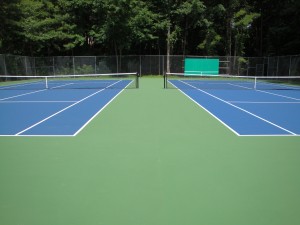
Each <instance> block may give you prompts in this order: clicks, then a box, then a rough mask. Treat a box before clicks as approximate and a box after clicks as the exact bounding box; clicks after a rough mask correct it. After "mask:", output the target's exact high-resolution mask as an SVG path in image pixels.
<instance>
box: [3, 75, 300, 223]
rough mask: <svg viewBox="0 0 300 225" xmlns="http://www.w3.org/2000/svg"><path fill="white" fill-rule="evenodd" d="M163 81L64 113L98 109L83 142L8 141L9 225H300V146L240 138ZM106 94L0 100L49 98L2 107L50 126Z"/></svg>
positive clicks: (56, 93)
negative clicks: (49, 122)
mask: <svg viewBox="0 0 300 225" xmlns="http://www.w3.org/2000/svg"><path fill="white" fill-rule="evenodd" d="M162 81H163V78H162V77H159V78H153V77H150V78H147V77H142V78H141V79H140V87H139V88H138V89H137V88H127V89H124V90H123V89H117V88H116V89H113V88H106V89H105V90H103V91H102V92H103V93H102V92H100V93H97V94H95V95H94V96H92V97H90V98H88V99H86V100H84V101H82V102H80V103H78V104H77V105H78V108H77V110H78V111H79V112H78V113H75V112H74V111H72V108H73V107H71V108H69V109H67V110H65V111H64V112H66V111H68V110H71V111H72V113H70V114H68V116H73V115H76V117H85V116H84V114H85V111H89V110H87V108H90V107H92V108H93V107H94V105H97V107H98V108H97V109H93V110H91V112H89V113H90V115H91V114H93V115H95V113H96V114H97V112H99V110H100V111H101V112H100V113H99V114H97V116H95V117H93V119H92V120H91V121H90V122H89V123H88V124H87V125H86V126H85V127H84V129H82V130H81V131H80V132H79V133H78V134H77V135H76V136H72V137H66V136H56V135H53V136H50V137H49V136H43V135H42V136H36V133H35V135H32V136H30V137H29V136H25V133H26V132H25V133H24V134H23V135H18V136H15V134H16V132H20V131H19V130H22V128H21V129H19V128H18V129H17V131H16V132H12V134H13V135H9V136H1V137H0V146H1V151H0V161H1V163H0V177H1V186H0V199H1V201H0V202H1V203H0V207H1V210H0V215H1V216H0V222H1V224H5V225H17V224H23V225H53V224H56V225H66V224H72V225H81V224H91V225H96V224H97V225H98V224H105V225H106V224H108V225H119V224H122V225H141V224H144V225H153V224H155V225H164V224H172V225H182V224H190V225H198V224H208V225H219V224H224V225H241V224H242V225H253V224H256V225H282V224H292V225H296V224H299V222H300V217H299V213H298V212H299V209H300V204H299V202H300V195H299V190H300V179H299V173H298V172H299V169H300V166H299V158H300V151H299V146H300V139H299V136H296V135H278V136H277V135H276V136H270V135H267V136H256V135H254V136H238V135H236V134H235V133H234V132H232V130H230V129H228V127H226V126H224V124H223V123H221V122H220V121H219V120H217V119H216V118H215V117H214V116H212V115H211V114H210V113H208V112H207V110H206V109H204V108H203V107H199V105H198V104H195V102H193V101H191V100H190V99H189V98H187V96H185V95H184V94H182V92H181V91H186V92H187V94H190V91H191V90H190V89H194V88H184V89H182V90H181V91H179V90H178V89H175V88H172V89H171V88H170V89H164V88H163V86H162ZM113 82H115V81H113ZM125 85H126V84H124V86H125ZM99 90H101V89H99ZM99 90H96V89H86V90H84V89H71V88H70V89H61V90H55V89H54V90H53V89H48V90H46V91H40V90H26V89H22V90H19V89H18V90H9V91H8V90H1V91H0V93H1V95H2V96H1V98H9V97H12V96H15V95H22V94H26V93H29V92H34V91H40V92H37V93H34V94H28V95H23V96H19V97H18V98H19V99H18V98H16V99H14V98H12V99H6V100H5V101H8V102H7V103H1V105H0V106H1V107H3V106H4V107H16V106H18V107H20V108H18V109H17V110H22V111H23V112H26V111H30V113H32V111H36V110H37V108H39V109H40V108H48V107H49V108H52V111H51V112H50V111H49V112H48V114H53V113H55V112H59V111H60V110H62V109H64V108H65V107H68V106H71V105H72V104H74V103H75V102H78V101H80V100H81V99H84V98H86V97H88V96H89V95H91V94H93V93H96V92H97V91H99ZM122 90H123V91H122ZM204 91H206V92H209V93H210V94H214V95H216V96H218V98H221V96H219V95H218V92H222V94H224V93H228V94H227V95H226V96H225V97H224V96H222V99H224V100H226V101H230V102H232V101H246V98H247V101H250V99H248V97H249V98H250V96H248V97H245V96H246V95H245V94H246V92H247V93H248V94H250V93H252V94H253V93H254V92H253V91H251V90H250V91H249V90H247V91H244V92H245V93H244V99H233V98H231V96H232V95H233V93H234V92H235V93H237V96H239V95H241V92H242V91H241V90H220V89H214V90H208V89H205V90H204ZM211 91H213V92H211ZM10 92H11V93H13V95H11V94H8V93H10ZM46 92H49V93H47V94H46ZM112 92H114V93H112ZM193 92H199V90H197V89H196V90H194V91H193ZM4 93H6V94H4ZM104 93H107V94H108V93H109V94H111V97H110V98H105V99H106V102H109V101H110V100H111V99H113V98H114V97H115V96H116V95H117V93H119V95H117V97H116V98H114V100H113V101H111V102H110V104H108V105H107V106H106V107H103V108H102V110H101V109H100V108H101V107H100V105H104V104H105V103H104V102H103V103H102V100H101V99H103V98H104V95H103V94H104ZM230 93H231V94H230ZM35 94H37V96H39V97H38V98H33V97H32V96H33V95H35ZM261 94H263V93H261ZM112 96H114V97H112ZM197 96H200V97H199V98H201V99H205V102H208V101H212V102H214V104H219V103H216V100H214V98H212V97H208V96H207V94H205V93H202V94H201V95H199V94H197ZM192 97H194V96H192ZM229 97H230V98H229ZM294 97H295V98H297V96H294ZM92 98H95V100H92ZM195 98H196V97H195ZM109 99H110V100H109ZM196 100H197V99H196ZM252 100H253V99H252V98H251V101H252ZM12 101H16V103H12ZM17 101H20V102H19V103H17ZM27 101H35V102H34V103H29V102H27ZM38 101H43V102H41V103H39V102H38ZM45 101H55V103H54V102H53V103H51V102H45ZM57 101H64V102H61V103H58V102H57ZM69 101H71V102H69ZM218 101H219V100H218ZM263 101H265V100H263ZM268 101H270V100H268ZM276 101H277V100H276ZM288 101H290V100H288ZM200 103H201V104H203V102H200ZM14 104H15V105H14ZM22 104H24V105H25V106H26V107H24V106H23V107H22ZM81 104H83V105H82V106H80V105H81ZM234 104H236V103H234ZM241 104H242V103H241ZM248 104H249V105H250V103H247V105H248ZM7 105H8V106H7ZM9 105H11V106H9ZM79 106H80V107H79ZM239 106H240V105H239ZM31 107H36V108H34V110H32V111H31V110H29V109H28V108H31ZM74 107H75V106H74ZM206 107H207V108H208V106H206ZM214 107H215V108H216V106H214ZM218 107H220V106H218ZM2 109H3V108H2ZM10 109H11V113H10V114H9V113H7V114H5V117H6V118H7V120H9V121H10V124H11V123H14V121H15V120H16V121H17V123H19V122H20V121H21V120H22V119H18V118H14V116H16V115H17V116H20V115H21V113H20V114H16V115H14V114H15V113H14V112H12V110H13V108H10ZM10 109H9V108H6V110H7V111H9V110H10ZM46 111H48V110H46ZM92 111H93V112H92ZM64 112H62V113H64ZM229 112H230V113H232V111H229ZM24 114H25V113H24ZM24 114H22V115H24ZM48 114H47V115H44V117H46V116H49V115H48ZM223 114H224V113H223ZM1 115H3V114H1ZM57 116H59V115H57ZM68 116H67V117H68ZM26 117H28V115H27V116H26ZM30 117H31V116H30ZM36 117H42V115H41V114H39V113H37V116H36ZM54 117H56V116H54ZM232 117H236V115H232ZM32 118H33V117H32ZM89 118H90V117H89ZM40 120H41V118H40V119H39V121H40ZM65 120H67V118H66V117H64V119H63V120H60V121H61V122H62V121H65ZM87 120H88V119H87V117H86V118H85V119H84V121H85V122H83V123H86V121H87ZM295 122H297V121H295ZM1 123H5V124H8V122H7V121H6V119H5V120H2V121H1ZM33 123H35V121H33ZM33 123H32V124H33ZM83 123H81V124H83ZM243 124H244V121H243ZM52 125H53V126H59V127H60V128H61V127H62V126H60V125H57V124H52ZM52 125H51V126H52ZM80 126H81V125H80ZM80 126H79V127H80ZM1 127H2V126H1ZM24 127H26V126H24ZM1 129H2V128H1ZM61 129H62V128H61ZM59 130H60V129H59ZM74 130H76V131H77V128H76V129H75V128H74ZM29 131H30V130H28V132H29ZM294 132H295V131H294ZM26 134H27V133H26ZM70 134H71V135H73V134H74V131H72V132H70ZM28 135H29V133H28Z"/></svg>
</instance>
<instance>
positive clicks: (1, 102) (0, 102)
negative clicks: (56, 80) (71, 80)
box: [0, 101, 77, 104]
mask: <svg viewBox="0 0 300 225" xmlns="http://www.w3.org/2000/svg"><path fill="white" fill-rule="evenodd" d="M73 102H77V101H0V104H5V103H73Z"/></svg>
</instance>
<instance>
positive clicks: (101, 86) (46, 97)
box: [0, 74, 137, 136]
mask: <svg viewBox="0 0 300 225" xmlns="http://www.w3.org/2000/svg"><path fill="white" fill-rule="evenodd" d="M124 75H125V76H126V78H127V77H128V76H129V75H131V76H134V74H114V75H113V76H115V77H117V78H116V79H114V80H109V79H107V77H109V76H110V75H107V74H105V75H98V76H96V75H92V76H88V75H84V76H75V77H74V76H61V77H59V76H55V77H52V80H51V77H49V76H46V77H40V78H39V79H38V77H36V76H35V77H25V79H24V77H19V78H22V79H21V80H20V79H19V80H18V81H13V82H8V84H6V82H3V83H4V84H5V85H2V86H0V111H1V115H2V116H1V118H0V124H1V125H2V126H1V128H0V135H3V136H8V135H15V136H18V135H36V136H41V135H46V136H50V135H56V136H58V135H63V136H75V135H77V134H78V133H79V132H80V131H81V130H82V129H83V128H84V127H85V126H86V125H87V124H88V123H89V122H90V121H91V120H92V119H93V118H94V117H95V116H96V115H97V114H98V113H99V112H100V111H101V110H103V108H104V107H106V106H107V105H108V104H109V103H110V102H111V101H112V100H113V99H114V98H115V97H116V96H117V95H119V94H120V93H121V91H122V90H124V89H125V88H126V87H128V86H129V85H130V84H131V83H134V82H135V81H136V80H135V78H134V77H131V78H130V79H128V78H127V79H121V78H122V76H124ZM135 76H137V75H135ZM103 77H105V78H106V79H103ZM8 78H12V79H16V76H12V77H8ZM30 78H31V79H30ZM76 78H77V79H76ZM78 78H79V79H78ZM99 78H102V79H101V80H100V79H99ZM41 79H42V80H41ZM43 79H46V82H45V80H43ZM48 80H49V81H48ZM8 118H13V119H8Z"/></svg>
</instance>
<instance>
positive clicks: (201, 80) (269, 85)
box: [164, 73, 300, 91]
mask: <svg viewBox="0 0 300 225" xmlns="http://www.w3.org/2000/svg"><path fill="white" fill-rule="evenodd" d="M164 88H180V89H184V88H185V89H189V88H191V89H192V88H194V89H195V88H196V89H229V90H231V89H232V90H234V89H238V90H253V89H254V90H255V89H257V90H299V91H300V76H233V75H227V74H222V75H202V76H199V74H197V75H196V74H194V75H193V74H188V75H187V74H183V73H166V74H165V75H164Z"/></svg>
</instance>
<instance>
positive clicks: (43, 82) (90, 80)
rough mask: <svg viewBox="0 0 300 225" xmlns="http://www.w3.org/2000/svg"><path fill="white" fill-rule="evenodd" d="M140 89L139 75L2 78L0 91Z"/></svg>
mask: <svg viewBox="0 0 300 225" xmlns="http://www.w3.org/2000/svg"><path fill="white" fill-rule="evenodd" d="M105 88H113V89H124V88H139V75H138V73H109V74H84V75H56V76H13V75H8V76H6V75H5V76H0V90H14V89H25V90H26V89H28V90H31V89H105Z"/></svg>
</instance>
